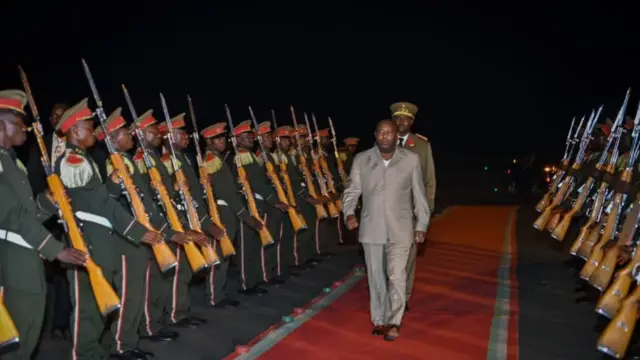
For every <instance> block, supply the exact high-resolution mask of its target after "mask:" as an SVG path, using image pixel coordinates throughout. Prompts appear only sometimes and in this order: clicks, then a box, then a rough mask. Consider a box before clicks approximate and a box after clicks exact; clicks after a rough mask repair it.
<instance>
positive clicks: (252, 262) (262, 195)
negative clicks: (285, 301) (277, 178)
mask: <svg viewBox="0 0 640 360" xmlns="http://www.w3.org/2000/svg"><path fill="white" fill-rule="evenodd" d="M233 136H235V137H236V141H237V146H238V152H239V153H238V154H235V159H232V160H231V161H237V162H239V163H240V164H241V165H242V167H243V168H244V169H245V171H246V173H247V180H248V181H249V184H250V186H251V190H252V191H253V194H252V195H253V197H254V198H255V200H256V206H257V207H258V211H259V212H260V216H261V217H264V214H269V211H271V210H270V209H269V207H273V208H277V209H278V210H279V211H281V212H284V211H286V210H287V209H288V205H287V204H283V203H281V202H280V201H278V199H277V197H276V196H275V193H274V191H273V187H272V186H271V184H269V180H268V179H267V175H266V174H265V172H264V169H263V168H262V165H261V164H260V161H259V160H258V158H257V157H256V155H255V154H254V153H253V152H252V151H251V149H252V148H253V146H254V143H255V133H254V131H253V129H252V128H251V120H245V121H243V122H241V123H240V124H238V125H237V126H236V127H235V129H234V132H233ZM234 169H235V170H236V171H235V172H234V173H235V176H236V178H237V176H238V174H237V166H236V165H234ZM267 226H268V224H267ZM245 230H248V231H246V232H245ZM242 231H243V232H242V233H241V234H240V236H241V239H240V243H241V247H242V248H243V249H244V252H245V256H244V258H243V259H242V261H241V264H240V266H241V275H242V276H241V277H242V288H243V292H244V293H245V294H248V295H249V294H251V295H253V294H260V293H266V292H267V291H266V290H264V289H262V288H260V287H258V286H257V285H258V283H261V282H262V283H268V282H269V280H270V279H269V277H268V272H267V269H266V266H265V265H266V264H265V258H264V252H263V250H262V245H261V243H260V240H259V234H258V233H256V231H255V230H253V229H244V228H243V230H242ZM272 236H273V238H274V240H275V239H276V238H277V236H276V234H273V233H272ZM268 246H276V245H275V244H271V245H268Z"/></svg>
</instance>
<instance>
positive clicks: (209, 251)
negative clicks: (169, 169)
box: [176, 168, 220, 266]
mask: <svg viewBox="0 0 640 360" xmlns="http://www.w3.org/2000/svg"><path fill="white" fill-rule="evenodd" d="M176 182H177V183H178V186H179V187H180V191H182V193H183V194H184V199H185V206H186V207H187V209H186V211H187V217H188V218H189V219H191V221H189V225H190V227H191V230H193V231H195V232H198V233H202V227H201V226H200V216H198V212H197V211H196V208H195V206H194V205H193V198H192V197H191V191H190V190H189V188H188V187H187V186H186V184H187V178H186V176H185V175H184V171H183V170H182V168H178V169H176ZM200 251H201V252H202V256H204V260H205V262H206V263H207V265H209V266H214V265H216V264H219V263H220V258H219V257H218V254H216V251H215V250H214V249H213V245H211V244H207V245H204V246H200Z"/></svg>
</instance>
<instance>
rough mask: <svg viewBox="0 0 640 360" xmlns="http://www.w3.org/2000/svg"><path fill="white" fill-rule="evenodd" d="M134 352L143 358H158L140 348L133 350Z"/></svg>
mask: <svg viewBox="0 0 640 360" xmlns="http://www.w3.org/2000/svg"><path fill="white" fill-rule="evenodd" d="M133 352H135V353H136V354H139V355H142V356H146V357H154V356H156V355H155V354H154V353H152V352H151V351H147V350H143V349H140V348H135V349H133Z"/></svg>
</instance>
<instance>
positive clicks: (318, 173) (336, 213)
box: [304, 113, 340, 219]
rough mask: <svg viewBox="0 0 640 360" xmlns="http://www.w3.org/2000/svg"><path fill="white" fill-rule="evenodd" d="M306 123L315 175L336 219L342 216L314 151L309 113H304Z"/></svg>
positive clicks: (329, 208) (330, 214)
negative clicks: (328, 188)
mask: <svg viewBox="0 0 640 360" xmlns="http://www.w3.org/2000/svg"><path fill="white" fill-rule="evenodd" d="M304 122H305V123H306V124H307V129H308V130H309V131H308V138H309V151H310V153H311V161H312V163H313V172H314V173H315V175H316V179H317V180H318V186H319V187H320V194H322V196H324V197H325V198H327V199H329V202H328V203H327V210H329V216H330V217H331V218H332V219H334V218H337V217H338V216H339V215H340V214H339V210H338V208H337V207H336V204H335V203H334V202H333V200H331V197H329V190H327V184H326V183H325V182H324V181H325V179H324V175H323V174H322V168H321V167H320V155H319V154H316V153H315V152H314V150H313V136H312V135H311V127H310V126H309V118H308V117H307V113H304Z"/></svg>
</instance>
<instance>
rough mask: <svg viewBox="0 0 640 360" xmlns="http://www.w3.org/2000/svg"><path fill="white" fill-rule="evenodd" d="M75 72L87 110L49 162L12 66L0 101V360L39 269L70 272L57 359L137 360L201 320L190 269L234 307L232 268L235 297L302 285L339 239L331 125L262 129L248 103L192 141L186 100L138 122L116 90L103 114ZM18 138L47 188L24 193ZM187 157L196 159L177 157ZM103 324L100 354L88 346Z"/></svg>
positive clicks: (19, 353) (68, 126) (25, 314)
mask: <svg viewBox="0 0 640 360" xmlns="http://www.w3.org/2000/svg"><path fill="white" fill-rule="evenodd" d="M82 63H83V69H84V72H85V76H86V79H87V83H88V85H89V86H88V87H87V90H88V91H89V92H90V95H91V96H92V99H91V100H90V99H89V98H85V99H82V100H81V101H78V102H77V103H76V104H75V105H74V106H71V107H68V108H65V110H64V112H63V113H62V114H61V116H60V118H59V120H58V121H56V126H55V135H56V136H55V139H57V145H56V146H55V149H56V150H55V151H50V150H51V149H48V148H47V147H52V146H51V145H50V144H46V143H45V141H44V140H43V136H44V134H43V132H42V127H41V125H40V117H39V113H38V109H37V107H36V103H35V100H34V98H33V93H32V92H31V88H30V87H29V83H28V81H27V78H26V74H25V73H24V72H23V71H22V69H20V75H21V78H22V83H23V87H24V91H22V90H7V91H0V175H1V178H0V192H2V193H3V194H5V196H3V198H4V199H5V200H4V201H3V202H2V205H1V206H0V209H1V211H0V215H1V216H0V222H1V225H0V351H1V352H2V354H3V355H2V356H3V358H5V357H6V358H7V359H27V358H29V357H30V356H31V355H32V353H33V351H34V349H35V348H36V346H37V344H38V341H39V339H40V335H41V334H40V333H41V327H42V323H43V319H44V311H45V298H46V294H45V291H46V286H45V280H44V274H45V269H44V266H43V259H44V261H53V260H56V259H57V260H59V261H60V262H62V263H65V264H67V265H66V266H65V267H64V269H67V270H66V274H67V277H68V280H69V284H70V291H69V296H70V298H71V304H72V308H71V311H70V313H69V314H67V315H68V316H69V318H70V340H71V342H72V343H73V346H72V350H71V353H70V354H69V356H68V357H69V358H71V359H107V358H109V357H115V358H120V359H147V358H149V357H151V356H153V354H151V353H150V352H148V351H145V350H143V349H141V348H140V347H139V340H140V339H141V338H145V339H148V340H151V341H172V340H175V339H176V338H178V337H179V335H180V333H179V332H178V331H177V330H179V329H181V328H197V327H199V326H201V325H202V324H204V323H206V322H207V320H206V319H202V318H199V317H196V316H194V315H193V314H192V313H191V308H190V299H189V295H188V294H189V283H190V281H191V279H192V278H193V276H194V275H195V274H198V273H202V274H203V275H204V276H205V277H206V292H205V297H206V299H205V300H206V304H207V305H208V306H210V307H212V308H228V307H232V308H233V307H236V306H237V305H238V301H237V300H236V299H235V298H234V297H235V296H233V294H230V293H229V292H228V291H227V279H228V277H229V274H228V271H229V269H234V268H237V269H238V271H239V273H240V274H239V275H240V276H239V278H240V281H241V293H242V294H243V295H245V296H261V295H263V294H265V293H267V290H266V289H265V288H264V285H267V284H282V283H284V282H285V281H286V280H287V279H288V278H289V277H291V276H299V275H301V273H302V272H303V271H305V270H306V269H309V268H313V267H315V266H316V264H317V263H318V262H319V261H321V260H322V259H323V258H325V257H330V256H331V255H332V253H333V251H335V248H334V246H335V245H337V244H339V243H342V242H344V237H345V236H346V234H345V228H344V224H343V219H342V214H341V212H340V210H341V192H342V191H343V189H344V187H345V185H346V184H347V183H348V174H349V171H350V166H351V161H352V160H353V156H354V153H355V152H356V146H357V144H358V141H359V140H358V139H357V138H347V139H345V140H344V147H342V148H338V143H337V138H336V132H335V128H334V123H333V121H332V120H331V119H327V125H328V126H327V127H326V128H321V127H320V126H319V123H320V122H319V121H318V119H317V118H316V116H315V115H314V114H307V113H304V114H302V117H301V119H302V120H303V121H304V122H300V123H299V122H298V118H297V117H296V112H295V110H294V108H293V107H291V114H290V116H291V123H290V124H287V125H283V124H280V126H278V123H277V120H276V117H275V113H274V112H272V117H271V119H270V120H269V121H262V122H260V121H258V119H257V118H256V116H255V114H254V113H253V111H252V109H251V108H248V109H247V111H243V112H240V111H238V114H240V113H242V114H245V115H246V117H244V118H243V119H242V121H236V120H234V118H232V116H231V111H230V109H229V108H228V107H226V119H219V120H218V121H214V124H213V125H210V126H207V127H205V128H203V129H201V130H199V129H198V128H197V123H196V109H195V107H194V104H193V102H192V101H191V98H190V97H188V96H187V101H186V103H185V104H184V105H187V106H186V107H187V108H188V112H185V113H178V115H171V113H170V112H169V109H170V108H169V105H170V104H167V102H166V101H165V99H164V97H162V95H160V99H159V100H160V104H161V109H162V111H161V112H160V114H159V115H156V114H154V111H153V110H147V111H144V112H142V113H141V114H140V113H138V112H137V111H136V109H135V107H134V98H132V97H131V95H130V93H129V91H128V89H127V88H126V87H125V86H124V85H123V86H122V91H123V99H124V101H123V103H126V106H125V107H114V108H115V110H113V111H112V112H110V113H107V112H106V111H105V110H104V107H103V106H104V104H103V103H102V100H101V98H100V95H99V92H98V86H97V84H96V83H95V82H94V79H93V76H92V74H91V72H90V70H89V67H88V66H87V64H86V63H85V62H84V61H83V62H82ZM134 95H135V94H134ZM400 104H402V105H398V104H394V105H393V106H392V113H393V114H392V115H393V117H394V119H396V121H398V123H401V124H405V127H404V128H402V129H404V131H405V132H404V133H401V135H403V136H405V139H409V140H408V142H407V143H406V144H405V145H404V146H406V147H408V148H410V149H411V150H413V151H416V152H417V153H418V154H419V155H420V156H421V160H422V161H424V164H423V166H424V168H423V170H424V171H425V172H426V173H427V174H429V176H427V177H425V178H426V179H428V180H427V188H428V189H430V190H429V191H430V194H431V195H430V196H431V197H430V206H433V199H434V197H435V173H434V171H433V159H432V156H431V147H430V144H429V142H428V140H426V138H424V137H422V136H420V135H416V134H413V133H411V132H410V127H411V124H412V122H413V118H414V117H415V114H416V112H417V107H416V106H415V105H412V104H409V103H400ZM27 105H28V107H29V108H30V115H31V116H28V115H29V114H27V112H26V110H25V108H26V107H27ZM174 105H175V104H174ZM398 109H401V110H402V111H400V110H398ZM156 116H158V118H161V119H162V120H161V121H159V120H157V118H156ZM244 119H247V120H244ZM189 122H191V129H189V126H187V125H188V123H189ZM96 124H97V127H96ZM29 130H31V131H32V132H33V133H34V135H35V137H36V140H37V141H36V143H37V150H38V151H37V152H36V153H37V154H38V157H40V158H41V161H42V169H43V170H44V171H43V173H44V176H45V177H46V189H45V190H44V191H42V192H41V193H36V194H34V189H32V187H31V186H30V185H29V184H30V183H31V181H29V180H30V179H28V176H29V173H28V172H27V170H26V167H25V166H24V165H23V164H22V162H21V161H20V160H19V159H18V158H17V156H16V154H15V152H14V148H15V147H18V146H20V145H22V144H23V143H24V142H25V140H26V138H27V133H28V132H29ZM200 138H202V143H203V144H201V142H200ZM228 139H230V140H231V141H230V142H229V141H227V140H228ZM192 140H193V142H192ZM98 144H102V146H104V148H106V149H107V150H108V154H107V156H106V157H105V158H104V159H103V160H99V161H96V159H97V158H98V157H94V156H93V155H92V154H93V152H92V151H93V150H92V149H93V148H94V147H95V146H96V145H98ZM191 146H194V147H195V150H196V154H197V156H196V160H197V161H196V162H192V160H191V158H190V157H189V156H187V155H186V154H185V153H186V151H188V150H189V149H190V148H191ZM200 146H203V148H200ZM256 147H257V148H258V150H257V151H254V150H255V149H256ZM51 156H53V160H52V158H51ZM105 174H106V176H104V175H105ZM38 191H39V190H38ZM52 217H55V218H57V219H58V220H59V221H60V222H61V223H63V225H64V231H62V234H60V236H55V237H54V235H52V234H51V233H49V231H48V230H47V229H46V228H45V227H44V226H43V225H41V224H42V223H43V222H44V221H45V220H47V219H49V218H52ZM231 264H234V265H235V267H230V265H231ZM409 266H413V265H409ZM17 268H19V269H21V270H20V271H15V269H17ZM106 327H110V331H109V334H110V336H111V341H110V347H109V348H108V349H105V348H103V347H102V345H101V343H100V340H101V336H102V333H103V331H104V329H105V328H106ZM16 345H19V346H16ZM16 347H17V349H16Z"/></svg>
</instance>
